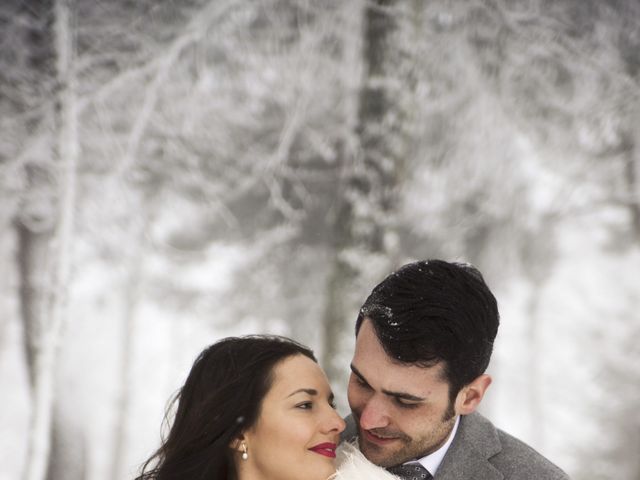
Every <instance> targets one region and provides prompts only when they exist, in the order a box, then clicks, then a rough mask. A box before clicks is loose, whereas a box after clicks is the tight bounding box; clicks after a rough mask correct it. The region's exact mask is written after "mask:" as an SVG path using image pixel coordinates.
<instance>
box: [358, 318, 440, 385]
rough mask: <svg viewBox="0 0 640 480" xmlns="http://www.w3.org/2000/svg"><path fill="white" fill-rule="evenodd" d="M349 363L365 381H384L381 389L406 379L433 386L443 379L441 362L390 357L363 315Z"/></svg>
mask: <svg viewBox="0 0 640 480" xmlns="http://www.w3.org/2000/svg"><path fill="white" fill-rule="evenodd" d="M352 366H353V367H355V369H356V370H357V371H358V372H359V373H360V375H361V376H362V377H364V378H365V380H367V381H368V382H376V383H378V382H379V383H384V384H385V385H384V388H390V386H391V385H395V386H396V387H397V386H402V385H403V384H406V383H407V382H411V383H414V382H416V383H418V384H425V383H427V384H431V385H433V384H434V383H444V378H445V375H444V368H443V367H444V364H443V362H439V363H436V364H435V365H433V366H423V365H418V364H415V363H405V362H401V361H400V360H398V359H397V358H393V357H391V356H390V355H389V354H388V353H387V352H386V351H385V350H384V347H383V346H382V344H381V343H380V340H379V339H378V337H377V335H376V333H375V330H374V328H373V324H372V322H371V320H369V319H368V318H365V320H364V321H363V323H362V325H361V328H360V331H359V332H358V337H357V339H356V350H355V354H354V357H353V362H352Z"/></svg>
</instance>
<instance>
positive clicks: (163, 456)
mask: <svg viewBox="0 0 640 480" xmlns="http://www.w3.org/2000/svg"><path fill="white" fill-rule="evenodd" d="M175 402H177V410H176V414H175V418H174V419H173V423H172V426H171V429H170V430H169V433H168V435H167V437H166V438H165V439H164V441H163V442H162V445H161V446H160V448H159V449H158V450H157V451H156V452H155V453H154V454H153V455H152V456H151V458H149V459H148V460H147V461H146V462H145V463H144V464H143V466H142V469H141V474H140V475H139V476H138V477H137V478H136V480H178V479H181V480H190V479H193V480H196V479H198V480H199V479H203V480H204V479H207V480H327V479H328V478H329V477H333V478H335V479H336V480H356V479H372V478H374V479H385V480H386V479H389V480H397V477H394V476H393V475H391V474H389V473H388V472H386V471H385V470H383V469H382V468H379V467H376V466H375V465H373V464H371V463H370V462H368V461H367V460H366V459H365V458H364V456H362V455H361V454H360V453H359V452H358V450H357V449H356V448H355V447H354V446H352V445H343V446H341V447H340V449H339V450H338V443H339V440H340V432H342V431H343V430H344V428H345V423H344V421H343V420H342V418H341V417H340V416H339V415H338V413H337V412H336V410H335V405H334V403H333V402H334V400H333V393H332V392H331V387H330V386H329V382H328V381H327V377H326V375H325V374H324V372H323V371H322V369H321V368H320V367H319V366H318V364H317V361H316V359H315V357H314V355H313V353H312V352H311V350H309V349H308V348H306V347H304V346H302V345H300V344H298V343H296V342H294V341H293V340H290V339H287V338H284V337H276V336H260V335H252V336H246V337H230V338H226V339H223V340H221V341H219V342H217V343H215V344H213V345H212V346H210V347H208V348H207V349H205V350H204V351H203V352H202V353H201V354H200V356H199V357H198V358H197V359H196V361H195V363H194V364H193V367H192V368H191V372H190V373H189V375H188V377H187V380H186V382H185V384H184V386H183V387H182V388H181V389H180V391H179V392H178V395H177V396H176V398H175V399H174V400H173V402H172V403H175ZM336 456H339V458H340V460H339V461H338V470H337V472H336Z"/></svg>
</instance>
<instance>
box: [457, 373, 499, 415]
mask: <svg viewBox="0 0 640 480" xmlns="http://www.w3.org/2000/svg"><path fill="white" fill-rule="evenodd" d="M489 385H491V377H490V376H489V375H487V374H486V373H485V374H482V375H480V376H479V377H477V378H476V379H475V380H474V381H472V382H471V383H469V384H468V385H465V386H464V387H462V389H461V390H460V391H459V392H458V396H457V397H456V404H455V410H456V413H457V414H459V415H469V414H470V413H473V412H475V410H476V408H478V405H480V402H481V401H482V398H483V397H484V394H485V392H486V391H487V389H488V388H489Z"/></svg>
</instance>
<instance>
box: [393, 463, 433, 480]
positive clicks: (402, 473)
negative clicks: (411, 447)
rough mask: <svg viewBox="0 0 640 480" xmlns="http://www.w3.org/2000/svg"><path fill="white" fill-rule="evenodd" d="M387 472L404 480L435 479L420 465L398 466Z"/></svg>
mask: <svg viewBox="0 0 640 480" xmlns="http://www.w3.org/2000/svg"><path fill="white" fill-rule="evenodd" d="M387 470H388V471H389V473H393V474H394V475H396V476H398V477H401V478H403V479H404V480H428V479H431V478H433V477H432V476H431V474H430V473H429V471H428V470H427V469H426V468H424V467H423V466H422V465H420V464H419V463H410V464H409V465H398V466H397V467H391V468H387Z"/></svg>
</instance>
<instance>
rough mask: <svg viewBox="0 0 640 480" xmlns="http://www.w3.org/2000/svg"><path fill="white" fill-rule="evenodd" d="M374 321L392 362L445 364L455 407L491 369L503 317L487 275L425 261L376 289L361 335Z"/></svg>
mask: <svg viewBox="0 0 640 480" xmlns="http://www.w3.org/2000/svg"><path fill="white" fill-rule="evenodd" d="M365 318H368V319H370V321H371V322H372V325H373V328H374V330H375V332H376V336H377V337H378V340H379V341H380V343H381V344H382V347H383V348H384V350H385V352H386V353H387V355H389V357H391V358H392V359H394V360H395V361H398V362H400V363H408V364H416V365H420V366H423V367H431V366H434V365H436V364H438V363H440V362H442V365H443V372H444V376H445V378H444V380H446V381H447V382H448V383H449V396H450V399H451V401H452V402H453V401H454V400H455V398H456V396H457V395H458V392H459V391H460V389H461V388H462V387H464V386H465V385H468V384H469V383H471V382H472V381H473V380H474V379H475V378H477V377H478V376H479V375H481V374H483V373H484V372H485V370H486V369H487V366H488V365H489V360H490V359H491V352H492V350H493V341H494V339H495V337H496V334H497V333H498V325H499V323H500V316H499V314H498V305H497V302H496V299H495V297H494V296H493V294H492V293H491V290H489V287H488V286H487V284H486V283H485V282H484V278H483V277H482V274H481V273H480V272H479V271H478V269H476V268H475V267H473V266H472V265H469V264H463V263H452V262H445V261H443V260H423V261H419V262H415V263H409V264H407V265H404V266H403V267H401V268H400V269H399V270H397V271H396V272H394V273H392V274H391V275H389V276H388V277H387V278H385V279H384V280H383V281H382V282H381V283H380V284H379V285H377V286H376V287H375V288H374V289H373V291H372V292H371V294H370V295H369V297H368V298H367V300H366V301H365V302H364V305H363V306H362V308H361V309H360V312H359V314H358V320H357V322H356V336H357V335H358V332H359V330H360V326H361V325H362V322H363V320H364V319H365Z"/></svg>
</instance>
